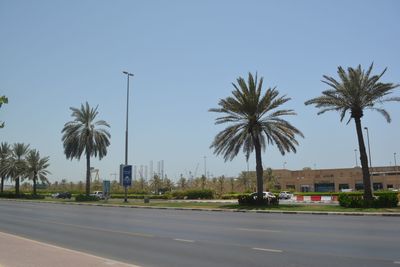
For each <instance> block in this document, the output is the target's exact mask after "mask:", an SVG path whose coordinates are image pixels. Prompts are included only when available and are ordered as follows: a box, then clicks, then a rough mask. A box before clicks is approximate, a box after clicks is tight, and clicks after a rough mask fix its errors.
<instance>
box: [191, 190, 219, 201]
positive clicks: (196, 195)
mask: <svg viewBox="0 0 400 267" xmlns="http://www.w3.org/2000/svg"><path fill="white" fill-rule="evenodd" d="M186 196H187V198H188V199H213V198H214V191H212V190H210V189H203V190H188V191H186Z"/></svg>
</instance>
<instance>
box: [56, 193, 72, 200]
mask: <svg viewBox="0 0 400 267" xmlns="http://www.w3.org/2000/svg"><path fill="white" fill-rule="evenodd" d="M51 197H52V198H62V199H67V198H68V199H71V193H70V192H58V193H54V194H52V195H51Z"/></svg>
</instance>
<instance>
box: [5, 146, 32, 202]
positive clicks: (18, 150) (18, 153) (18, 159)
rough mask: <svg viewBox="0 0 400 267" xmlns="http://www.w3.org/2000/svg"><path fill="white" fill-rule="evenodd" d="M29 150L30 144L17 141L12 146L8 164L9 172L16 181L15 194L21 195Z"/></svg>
mask: <svg viewBox="0 0 400 267" xmlns="http://www.w3.org/2000/svg"><path fill="white" fill-rule="evenodd" d="M28 151H29V145H26V144H24V143H15V144H13V147H12V155H11V159H10V160H9V164H8V174H9V176H10V177H11V178H12V179H14V181H15V194H16V195H19V184H20V181H21V179H22V178H23V176H24V175H25V168H26V161H25V156H26V154H27V153H28Z"/></svg>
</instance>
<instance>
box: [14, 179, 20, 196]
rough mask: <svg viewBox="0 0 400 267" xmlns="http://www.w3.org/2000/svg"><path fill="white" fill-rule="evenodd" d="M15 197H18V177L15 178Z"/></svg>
mask: <svg viewBox="0 0 400 267" xmlns="http://www.w3.org/2000/svg"><path fill="white" fill-rule="evenodd" d="M15 195H17V196H18V195H19V177H17V178H15Z"/></svg>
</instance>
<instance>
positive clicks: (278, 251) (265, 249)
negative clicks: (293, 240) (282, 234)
mask: <svg viewBox="0 0 400 267" xmlns="http://www.w3.org/2000/svg"><path fill="white" fill-rule="evenodd" d="M253 249H254V250H260V251H267V252H275V253H282V252H283V250H280V249H270V248H253Z"/></svg>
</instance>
